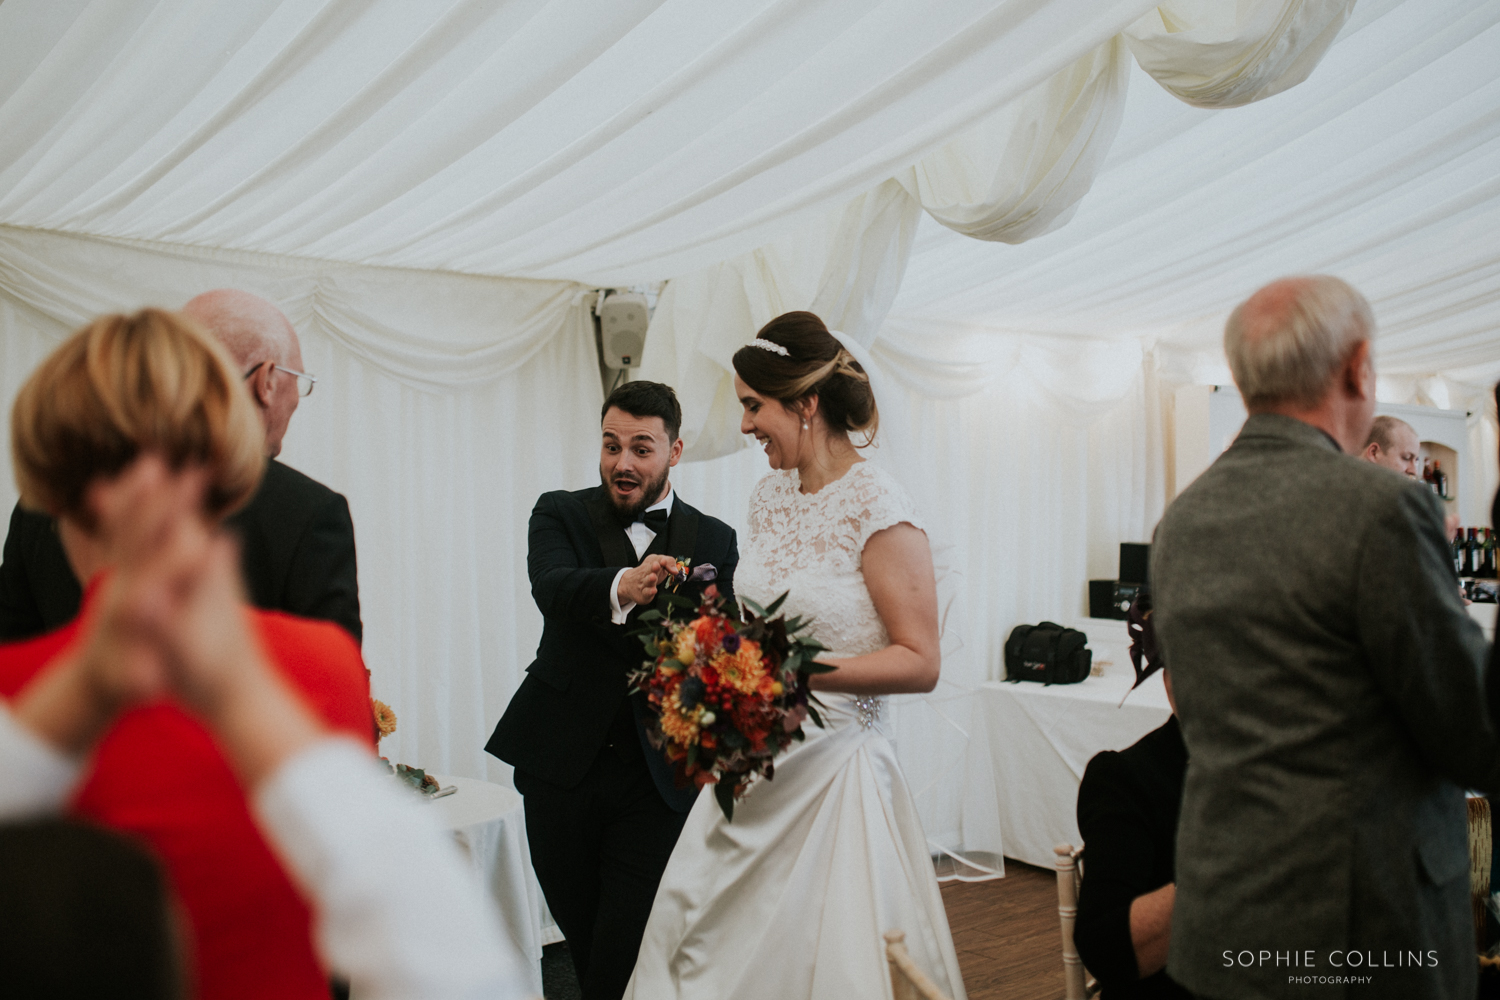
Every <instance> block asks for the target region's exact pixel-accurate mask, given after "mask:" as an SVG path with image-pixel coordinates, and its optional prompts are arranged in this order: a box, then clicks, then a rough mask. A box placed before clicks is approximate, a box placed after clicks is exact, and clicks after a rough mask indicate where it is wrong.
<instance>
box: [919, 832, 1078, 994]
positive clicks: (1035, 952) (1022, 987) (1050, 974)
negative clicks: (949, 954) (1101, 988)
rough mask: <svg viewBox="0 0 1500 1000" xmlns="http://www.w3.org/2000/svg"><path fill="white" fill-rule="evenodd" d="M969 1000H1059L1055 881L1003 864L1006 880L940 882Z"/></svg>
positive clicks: (1043, 872) (1050, 875) (1040, 871)
mask: <svg viewBox="0 0 1500 1000" xmlns="http://www.w3.org/2000/svg"><path fill="white" fill-rule="evenodd" d="M943 903H944V905H945V906H946V907H947V910H948V924H949V926H950V927H951V928H952V929H953V944H954V947H956V948H957V949H958V964H959V968H960V969H961V970H962V971H963V974H964V986H965V987H967V988H968V991H969V1000H1002V998H1003V1000H1062V995H1063V974H1062V938H1061V937H1060V936H1059V934H1060V932H1059V930H1058V923H1057V875H1056V873H1055V872H1054V871H1052V870H1051V869H1047V868H1033V867H1032V866H1030V865H1024V864H1021V863H1020V862H1019V861H1012V860H1010V859H1006V862H1005V877H1004V878H997V879H994V880H992V881H989V882H944V883H943Z"/></svg>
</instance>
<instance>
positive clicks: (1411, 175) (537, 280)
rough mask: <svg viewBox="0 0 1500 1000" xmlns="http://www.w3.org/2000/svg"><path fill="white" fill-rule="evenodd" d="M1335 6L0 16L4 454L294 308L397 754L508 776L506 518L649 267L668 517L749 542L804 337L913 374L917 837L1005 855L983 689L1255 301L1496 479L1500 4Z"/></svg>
mask: <svg viewBox="0 0 1500 1000" xmlns="http://www.w3.org/2000/svg"><path fill="white" fill-rule="evenodd" d="M1349 6H1350V5H1349V3H1348V2H1347V0H1238V2H1236V3H1233V4H1227V3H1223V2H1220V0H1170V2H1169V3H1166V4H1163V5H1161V6H1159V7H1157V6H1154V5H1153V4H1152V3H1150V2H1149V0H1106V2H1102V3H1101V2H1097V0H1095V2H1085V0H942V2H936V3H933V2H922V3H918V2H915V0H883V2H881V0H870V2H866V3H847V2H844V0H751V2H747V3H736V4H704V3H697V2H692V0H665V2H657V0H620V2H617V3H610V4H594V3H586V2H584V0H519V2H514V3H507V4H496V3H492V2H489V0H431V2H423V3H409V2H405V0H373V2H372V0H242V2H240V3H237V4H232V5H225V4H220V3H209V2H207V0H93V2H89V0H6V2H5V3H3V4H0V391H3V393H4V401H5V402H6V404H7V405H6V406H5V408H4V411H3V416H0V422H3V421H7V420H8V402H9V400H10V399H12V398H13V396H14V393H15V391H16V388H17V387H18V386H19V384H20V382H21V381H22V380H23V379H24V378H25V376H26V375H27V374H28V373H29V372H30V370H31V369H32V368H33V367H34V366H35V364H36V363H37V362H38V361H39V360H40V359H41V358H42V357H43V356H44V355H45V354H46V352H47V351H48V350H50V349H51V347H52V346H53V345H55V343H56V342H57V340H58V338H60V337H61V336H62V335H63V334H65V333H66V332H67V331H68V330H70V329H71V328H73V327H74V326H76V325H77V324H78V323H79V322H81V321H82V320H84V319H85V318H87V317H88V316H90V315H93V314H95V313H98V312H103V311H115V310H119V309H126V308H131V307H134V306H136V305H140V304H143V303H147V302H151V303H158V304H164V305H168V306H175V305H178V304H180V303H181V302H183V301H185V300H186V299H187V298H189V297H190V296H191V295H193V294H196V293H197V292H200V291H202V290H204V289H206V288H210V287H215V286H220V285H231V286H236V287H241V288H246V289H249V290H251V291H254V292H258V293H260V294H263V295H265V296H267V297H268V298H271V299H272V300H274V301H276V302H277V303H278V304H280V305H281V306H282V307H283V308H284V309H286V311H287V312H288V314H289V315H290V317H291V318H292V320H293V322H294V323H295V324H296V325H297V327H298V330H299V332H300V333H301V335H302V339H303V347H304V358H305V363H306V365H307V367H308V368H309V370H311V371H313V372H315V373H317V374H318V375H319V376H320V377H321V379H322V381H320V383H319V385H318V389H317V392H316V393H315V394H314V395H313V396H312V397H310V398H309V399H308V400H307V401H305V402H304V403H303V406H302V408H301V410H300V411H299V413H298V414H297V416H296V417H295V419H294V421H293V424H292V429H291V433H290V435H289V437H288V440H287V446H286V449H287V450H286V455H285V458H286V460H287V461H288V462H290V463H291V464H293V465H295V466H297V467H299V468H301V469H302V470H303V471H305V472H307V473H309V474H310V475H313V476H314V477H316V478H318V479H320V480H322V481H324V482H326V483H328V484H329V485H330V486H333V487H334V488H336V489H338V490H340V491H341V492H343V493H345V494H346V495H347V496H348V497H349V500H350V504H351V507H352V509H353V513H354V518H355V524H356V530H357V533H358V543H359V554H360V579H361V596H362V599H363V603H364V617H365V622H366V644H365V654H366V658H367V661H368V663H369V665H370V666H371V668H372V670H373V675H374V683H375V688H376V691H377V693H378V694H379V695H380V696H382V697H385V698H386V699H387V700H389V701H391V702H392V703H393V704H394V705H395V707H396V709H397V711H398V712H399V713H400V716H401V726H400V730H399V731H398V733H397V735H396V737H394V738H393V741H391V742H389V743H387V744H386V749H387V751H388V752H389V753H390V754H391V755H392V756H393V757H396V758H398V759H403V760H407V761H411V762H414V763H418V764H422V765H425V766H428V767H431V768H434V769H436V770H439V771H445V772H447V773H454V774H459V775H464V776H476V777H477V776H485V777H491V778H494V779H497V780H505V778H506V777H507V776H506V774H505V773H504V772H505V769H504V768H503V767H502V766H501V765H499V764H498V763H496V762H494V761H493V759H491V758H488V757H487V756H486V755H484V754H483V753H482V751H481V749H480V748H481V746H482V744H483V742H484V738H485V736H486V735H487V734H488V730H489V728H490V727H491V726H492V725H493V723H494V721H495V720H496V719H497V718H498V717H499V714H500V712H501V710H502V709H503V707H504V705H505V704H506V702H507V700H508V698H509V696H510V694H511V692H512V691H513V689H514V687H515V685H516V684H517V683H518V680H519V676H520V671H521V670H522V669H523V668H524V666H525V665H526V663H527V662H529V660H530V657H531V654H532V652H533V650H534V645H535V640H536V638H537V635H538V633H539V631H540V620H539V618H538V616H537V615H536V612H535V608H534V605H533V604H532V602H531V600H530V595H529V588H528V586H527V584H526V578H525V566H524V557H525V523H526V518H527V515H528V512H529V509H530V506H531V504H532V502H533V501H534V499H535V497H536V496H537V495H538V494H539V493H541V492H542V491H543V490H546V489H555V488H570V487H572V488H576V487H581V486H585V485H588V484H590V483H592V482H594V481H595V479H596V475H597V473H596V470H595V464H596V458H595V455H596V450H597V440H596V438H597V409H598V406H599V403H600V401H601V391H600V385H599V375H598V371H597V367H596V363H595V360H594V348H593V342H592V332H591V328H590V324H589V320H588V316H587V313H586V311H585V310H586V304H585V303H584V301H583V298H582V296H583V293H585V292H586V291H587V290H588V289H589V288H593V287H597V286H599V285H614V286H619V285H623V284H628V283H634V282H643V283H644V282H659V281H666V282H667V284H666V285H665V287H664V289H663V290H662V293H661V297H660V299H659V302H658V306H657V310H656V314H655V317H654V320H653V325H652V330H651V333H650V337H649V339H648V346H647V348H646V358H645V360H646V364H647V366H648V367H647V368H646V369H645V371H644V372H643V373H642V374H643V375H645V377H657V378H661V379H663V380H665V381H669V382H672V383H673V384H675V385H676V386H677V387H678V389H679V391H680V393H681V395H682V397H683V400H684V404H685V407H686V410H687V416H688V421H687V426H686V427H685V428H684V431H685V436H686V437H687V439H688V443H689V445H690V454H691V457H694V458H699V459H705V460H704V461H694V462H688V463H684V464H683V465H682V466H680V467H679V468H678V470H677V472H676V474H675V477H674V482H675V483H676V484H677V485H678V488H679V489H680V490H681V491H682V493H683V495H684V496H685V497H687V498H688V499H690V500H691V501H692V502H693V503H694V504H695V505H697V506H700V507H702V508H703V509H705V510H708V511H709V512H711V513H714V514H716V515H718V516H720V517H723V518H724V519H725V520H727V521H729V522H730V523H731V524H736V525H739V526H743V519H744V513H745V503H746V499H747V497H748V495H749V488H750V486H751V485H752V484H753V483H754V482H755V480H756V479H758V478H759V476H760V475H762V474H763V472H764V467H763V466H764V462H763V459H762V458H761V457H760V456H759V455H758V454H755V453H753V452H749V451H743V450H741V451H736V449H737V448H738V446H739V444H740V443H741V442H740V436H739V434H738V432H737V426H736V425H737V419H738V418H737V412H736V411H737V406H736V404H735V402H734V400H733V398H732V393H731V392H730V391H729V389H728V386H729V378H728V368H729V358H730V356H731V355H732V354H733V352H734V350H735V349H736V348H737V347H738V346H740V345H741V344H743V343H744V342H745V341H746V340H747V339H749V337H750V336H752V335H753V333H754V331H755V330H756V329H757V328H758V327H759V326H760V325H762V324H763V323H764V322H765V321H767V320H768V319H770V318H771V317H772V316H774V315H776V314H777V313H779V312H782V311H785V310H787V309H793V308H812V309H814V310H815V311H818V312H819V313H820V314H821V315H823V316H824V318H825V319H827V320H828V321H829V323H830V325H831V326H834V327H836V328H839V329H841V330H843V331H845V332H846V333H847V334H849V335H850V336H851V337H852V338H854V340H856V341H857V342H858V343H860V344H863V345H866V346H867V347H868V348H869V349H870V351H871V354H872V356H873V358H874V363H875V365H876V366H877V367H878V368H879V369H880V371H881V372H882V374H884V375H885V376H887V381H888V382H890V383H892V384H893V385H894V386H895V387H896V389H895V393H894V396H890V394H888V397H889V398H887V399H885V400H883V403H884V405H885V406H886V407H887V410H888V412H889V413H895V412H904V414H905V416H904V419H902V420H901V421H900V423H901V424H902V425H904V426H903V428H902V429H903V430H904V431H905V434H906V436H907V437H908V438H909V439H910V440H911V441H914V442H916V443H917V444H918V447H915V448H912V449H910V453H909V454H904V455H903V454H900V451H901V449H899V448H889V447H888V448H885V449H879V450H877V453H876V458H877V460H878V461H881V462H883V463H886V464H888V465H890V466H892V467H893V471H895V472H896V473H897V475H898V477H899V478H900V479H901V481H902V482H903V483H904V484H905V485H906V486H907V488H908V489H910V490H911V491H912V492H913V494H914V495H915V497H916V499H917V501H918V502H919V504H921V506H922V507H923V509H924V510H925V511H927V512H928V513H929V516H930V517H931V519H932V524H933V538H934V542H935V543H936V544H937V546H938V548H939V551H940V554H941V553H946V555H943V556H942V558H945V559H946V560H947V561H948V562H949V564H950V565H951V567H952V573H951V581H952V584H953V591H952V594H951V596H952V598H953V599H952V601H951V602H950V603H946V604H945V606H946V607H947V608H948V609H949V613H948V617H947V619H946V624H947V626H948V629H947V633H946V634H945V664H944V681H943V684H942V686H941V687H940V688H939V690H938V692H936V695H935V696H934V697H933V698H930V699H926V700H921V701H916V700H910V699H906V700H902V701H900V702H899V703H898V704H897V706H896V712H895V718H894V720H893V727H894V729H895V731H896V734H897V747H898V751H899V753H900V755H901V759H902V762H903V766H904V767H905V768H906V770H907V773H908V776H909V778H910V781H911V785H912V787H913V791H914V793H915V794H916V796H917V800H918V804H919V806H920V807H921V809H922V811H923V819H924V823H926V824H927V825H928V827H929V833H930V834H931V835H932V838H933V840H934V842H935V843H937V844H938V845H940V846H943V847H945V848H947V849H950V850H960V849H962V850H980V851H999V850H1000V849H1001V848H1002V847H1003V845H1001V844H999V842H998V837H999V834H998V828H997V825H996V823H995V816H996V811H997V809H998V808H999V805H998V804H997V803H995V802H994V801H993V800H992V799H991V798H987V797H986V795H985V793H984V789H985V788H986V787H987V786H986V776H985V773H984V768H985V767H987V766H988V765H987V756H986V755H984V754H982V753H980V754H975V753H973V752H972V751H973V750H974V749H975V748H976V747H977V746H979V745H980V744H981V743H982V741H983V738H984V734H983V732H982V730H981V729H980V728H979V727H981V726H982V719H980V718H979V717H978V716H977V715H975V714H973V711H972V701H971V700H970V699H968V698H967V693H968V692H969V691H971V690H972V688H973V686H974V685H975V684H977V683H978V682H979V681H981V680H983V679H986V678H989V677H992V676H994V675H995V673H996V672H997V670H998V664H999V650H1000V646H1001V644H1002V643H1003V640H1004V637H1005V634H1006V633H1007V632H1008V631H1009V629H1010V627H1011V626H1013V625H1014V624H1016V623H1018V622H1020V621H1024V620H1031V621H1035V620H1038V619H1041V618H1049V617H1050V618H1068V617H1073V616H1076V615H1077V614H1078V613H1079V612H1080V611H1081V610H1082V606H1083V602H1084V581H1085V580H1087V579H1088V578H1089V577H1091V576H1093V577H1109V576H1113V575H1114V570H1115V544H1116V543H1117V542H1118V541H1121V540H1127V541H1139V540H1144V539H1145V538H1147V537H1148V536H1149V532H1150V529H1151V526H1152V525H1153V524H1154V523H1155V520H1156V518H1157V516H1158V515H1159V513H1160V511H1161V508H1162V505H1163V504H1164V502H1165V500H1166V488H1167V483H1168V482H1169V474H1168V468H1167V464H1166V462H1167V459H1166V456H1167V445H1168V443H1169V442H1168V441H1167V438H1166V432H1165V428H1166V427H1167V424H1168V421H1169V418H1170V410H1169V407H1170V389H1171V388H1172V387H1173V386H1174V385H1176V384H1180V383H1185V382H1190V381H1197V382H1206V381H1224V380H1225V379H1226V378H1227V372H1226V371H1225V369H1224V364H1223V359H1222V355H1221V353H1220V351H1219V348H1218V339H1219V331H1220V329H1221V328H1222V322H1223V317H1224V316H1225V315H1226V314H1227V312H1228V310H1229V309H1230V308H1231V307H1232V305H1233V304H1234V303H1235V302H1236V301H1238V300H1239V299H1241V298H1243V297H1244V295H1245V294H1247V293H1248V292H1249V291H1250V290H1251V289H1253V288H1254V287H1255V286H1257V285H1258V284H1260V283H1262V282H1263V281H1265V280H1267V279H1269V278H1272V277H1275V276H1277V275H1280V274H1284V273H1289V272H1293V271H1332V272H1334V273H1338V274H1340V275H1341V276H1344V277H1346V278H1348V279H1350V280H1351V281H1353V282H1354V284H1356V285H1357V286H1358V287H1360V288H1362V289H1364V290H1365V291H1366V292H1367V293H1368V294H1369V295H1370V297H1371V298H1372V300H1373V302H1374V305H1375V309H1376V314H1377V319H1378V321H1379V324H1380V328H1381V329H1380V335H1379V339H1378V341H1377V355H1378V363H1379V365H1380V368H1381V372H1382V375H1383V376H1384V378H1383V379H1382V383H1381V386H1382V390H1381V391H1382V397H1383V398H1388V399H1391V400H1398V399H1399V400H1401V401H1428V402H1434V403H1439V404H1442V403H1447V404H1448V405H1452V406H1467V407H1469V408H1470V409H1471V410H1473V411H1474V413H1475V417H1474V419H1473V420H1472V422H1471V434H1472V436H1473V439H1474V442H1475V446H1476V454H1481V455H1483V454H1489V455H1492V454H1493V452H1494V446H1495V439H1496V430H1495V425H1494V411H1493V404H1492V403H1487V402H1486V401H1485V399H1484V393H1483V387H1484V385H1485V383H1486V381H1491V382H1492V381H1493V380H1494V379H1495V378H1497V377H1500V335H1497V328H1496V322H1495V319H1494V312H1495V310H1494V307H1495V304H1496V302H1497V301H1500V255H1497V253H1496V243H1495V240H1494V238H1493V233H1494V232H1495V231H1496V230H1497V228H1500V182H1497V180H1496V178H1497V177H1500V114H1497V112H1496V110H1495V109H1496V108H1497V107H1500V7H1497V5H1495V4H1493V3H1486V2H1483V0H1405V2H1402V0H1359V3H1358V4H1357V6H1355V7H1354V9H1353V13H1352V14H1351V13H1350V12H1349ZM1143 15H1144V17H1143ZM1320 60H1321V61H1320ZM1134 64H1139V65H1134ZM1314 64H1316V69H1315V70H1313V69H1312V67H1313V65H1314ZM1141 66H1145V67H1146V68H1147V69H1149V70H1150V73H1149V74H1148V72H1147V71H1146V70H1143V69H1142V68H1140V67H1141ZM1127 81H1128V85H1127ZM1298 81H1302V82H1300V83H1298ZM1293 84H1297V85H1296V86H1292V85H1293ZM1287 88H1291V89H1287ZM1273 94H1274V95H1275V96H1273V97H1270V99H1269V100H1261V101H1260V103H1255V104H1251V105H1249V106H1246V107H1240V108H1234V109H1232V110H1219V111H1213V110H1207V109H1205V108H1201V107H1192V106H1189V105H1188V104H1186V103H1184V101H1195V102H1198V103H1201V104H1208V105H1211V106H1213V107H1224V106H1226V105H1232V104H1240V103H1244V102H1245V101H1251V100H1259V99H1261V98H1265V97H1268V96H1270V95H1273ZM1174 95H1175V96H1174ZM924 212H925V214H927V215H928V216H929V217H928V218H923V215H924ZM975 237H977V238H975ZM376 265H385V266H376ZM457 272H467V273H457ZM4 429H5V427H4V426H3V423H0V430H4ZM1484 449H1487V451H1486V450H1484ZM714 456H719V457H714ZM708 459H711V460H708ZM1483 472H1484V474H1483V475H1482V476H1473V477H1466V478H1465V480H1464V489H1465V491H1466V493H1469V492H1473V491H1481V492H1482V491H1483V490H1485V489H1489V488H1492V486H1493V483H1494V474H1493V472H1492V471H1490V470H1483ZM13 496H14V493H13V485H12V484H11V483H10V482H9V480H8V479H7V480H5V481H4V483H3V486H0V500H8V499H10V498H13ZM1000 736H1001V737H1002V738H1003V734H1000Z"/></svg>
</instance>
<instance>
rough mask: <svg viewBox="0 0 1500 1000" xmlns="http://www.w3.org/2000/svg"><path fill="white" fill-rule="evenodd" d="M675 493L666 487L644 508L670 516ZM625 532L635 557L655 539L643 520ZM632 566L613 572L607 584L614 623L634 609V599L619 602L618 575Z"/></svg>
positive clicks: (623, 621)
mask: <svg viewBox="0 0 1500 1000" xmlns="http://www.w3.org/2000/svg"><path fill="white" fill-rule="evenodd" d="M676 495H677V491H676V490H674V489H672V488H670V487H668V488H667V495H666V497H665V498H664V499H663V500H662V501H661V502H660V503H654V504H652V505H651V506H650V507H647V508H646V510H664V511H666V512H667V516H668V517H671V516H672V501H673V498H674V497H676ZM645 512H646V511H642V512H641V513H642V514H644V513H645ZM625 534H626V535H628V536H629V537H630V544H631V545H633V546H634V547H635V557H636V558H637V559H640V558H642V557H643V556H645V554H646V550H647V549H649V548H650V547H651V543H652V542H653V541H655V539H656V532H654V531H652V530H651V529H650V528H648V527H646V522H644V521H636V522H634V523H633V524H631V526H630V527H628V528H626V529H625ZM632 568H634V567H631V566H626V567H624V569H621V570H620V572H618V573H616V574H615V579H614V582H613V583H611V584H610V585H609V620H610V621H611V622H613V623H614V624H616V625H624V624H625V620H626V619H627V618H628V617H629V616H630V612H632V611H634V610H635V602H634V601H626V602H625V603H624V604H621V603H620V577H622V576H624V575H625V570H628V569H632Z"/></svg>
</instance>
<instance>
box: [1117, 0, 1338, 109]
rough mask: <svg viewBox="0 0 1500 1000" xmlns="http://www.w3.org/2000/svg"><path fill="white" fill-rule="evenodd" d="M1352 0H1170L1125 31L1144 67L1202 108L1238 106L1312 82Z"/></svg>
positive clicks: (1182, 97) (1165, 85)
mask: <svg viewBox="0 0 1500 1000" xmlns="http://www.w3.org/2000/svg"><path fill="white" fill-rule="evenodd" d="M1353 10H1354V0H1281V2H1277V3H1250V4H1243V3H1236V4H1227V3H1204V2H1203V0H1168V2H1167V3H1164V4H1162V5H1160V6H1159V7H1157V8H1156V9H1155V10H1153V11H1151V12H1150V13H1148V14H1146V15H1145V16H1144V17H1142V18H1141V19H1140V20H1139V21H1137V22H1136V23H1135V24H1132V25H1131V26H1130V27H1129V28H1127V29H1126V30H1125V38H1126V39H1127V40H1128V42H1129V43H1130V51H1131V52H1132V53H1133V54H1134V55H1135V58H1136V61H1137V62H1139V63H1140V64H1141V68H1142V69H1144V70H1145V71H1146V72H1147V73H1150V74H1151V75H1152V76H1153V77H1155V78H1156V82H1157V83H1159V84H1161V85H1162V86H1163V87H1165V88H1166V89H1167V90H1168V91H1169V92H1170V93H1171V94H1172V95H1173V96H1175V97H1177V98H1179V99H1181V100H1183V101H1186V102H1187V103H1188V104H1193V105H1196V106H1197V107H1200V108H1237V107H1239V106H1240V105H1242V104H1249V103H1250V102H1251V101H1259V100H1261V99H1263V98H1266V97H1270V96H1271V95H1272V94H1279V93H1281V92H1282V91H1283V90H1286V89H1287V88H1288V87H1292V86H1295V85H1296V84H1299V83H1301V82H1302V81H1303V80H1306V79H1307V77H1308V74H1309V73H1311V72H1312V71H1313V68H1314V67H1315V66H1317V65H1318V61H1319V60H1320V59H1322V58H1323V54H1324V53H1325V52H1327V51H1328V47H1329V46H1330V45H1332V44H1333V41H1334V39H1335V38H1336V37H1337V36H1338V33H1339V29H1340V28H1342V27H1343V26H1344V22H1345V21H1346V20H1348V18H1349V14H1350V12H1351V11H1353Z"/></svg>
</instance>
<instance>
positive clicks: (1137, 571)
mask: <svg viewBox="0 0 1500 1000" xmlns="http://www.w3.org/2000/svg"><path fill="white" fill-rule="evenodd" d="M1120 582H1121V583H1137V584H1141V585H1142V586H1144V585H1146V584H1149V583H1150V582H1151V546H1149V545H1143V544H1141V543H1140V542H1121V543H1120Z"/></svg>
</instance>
